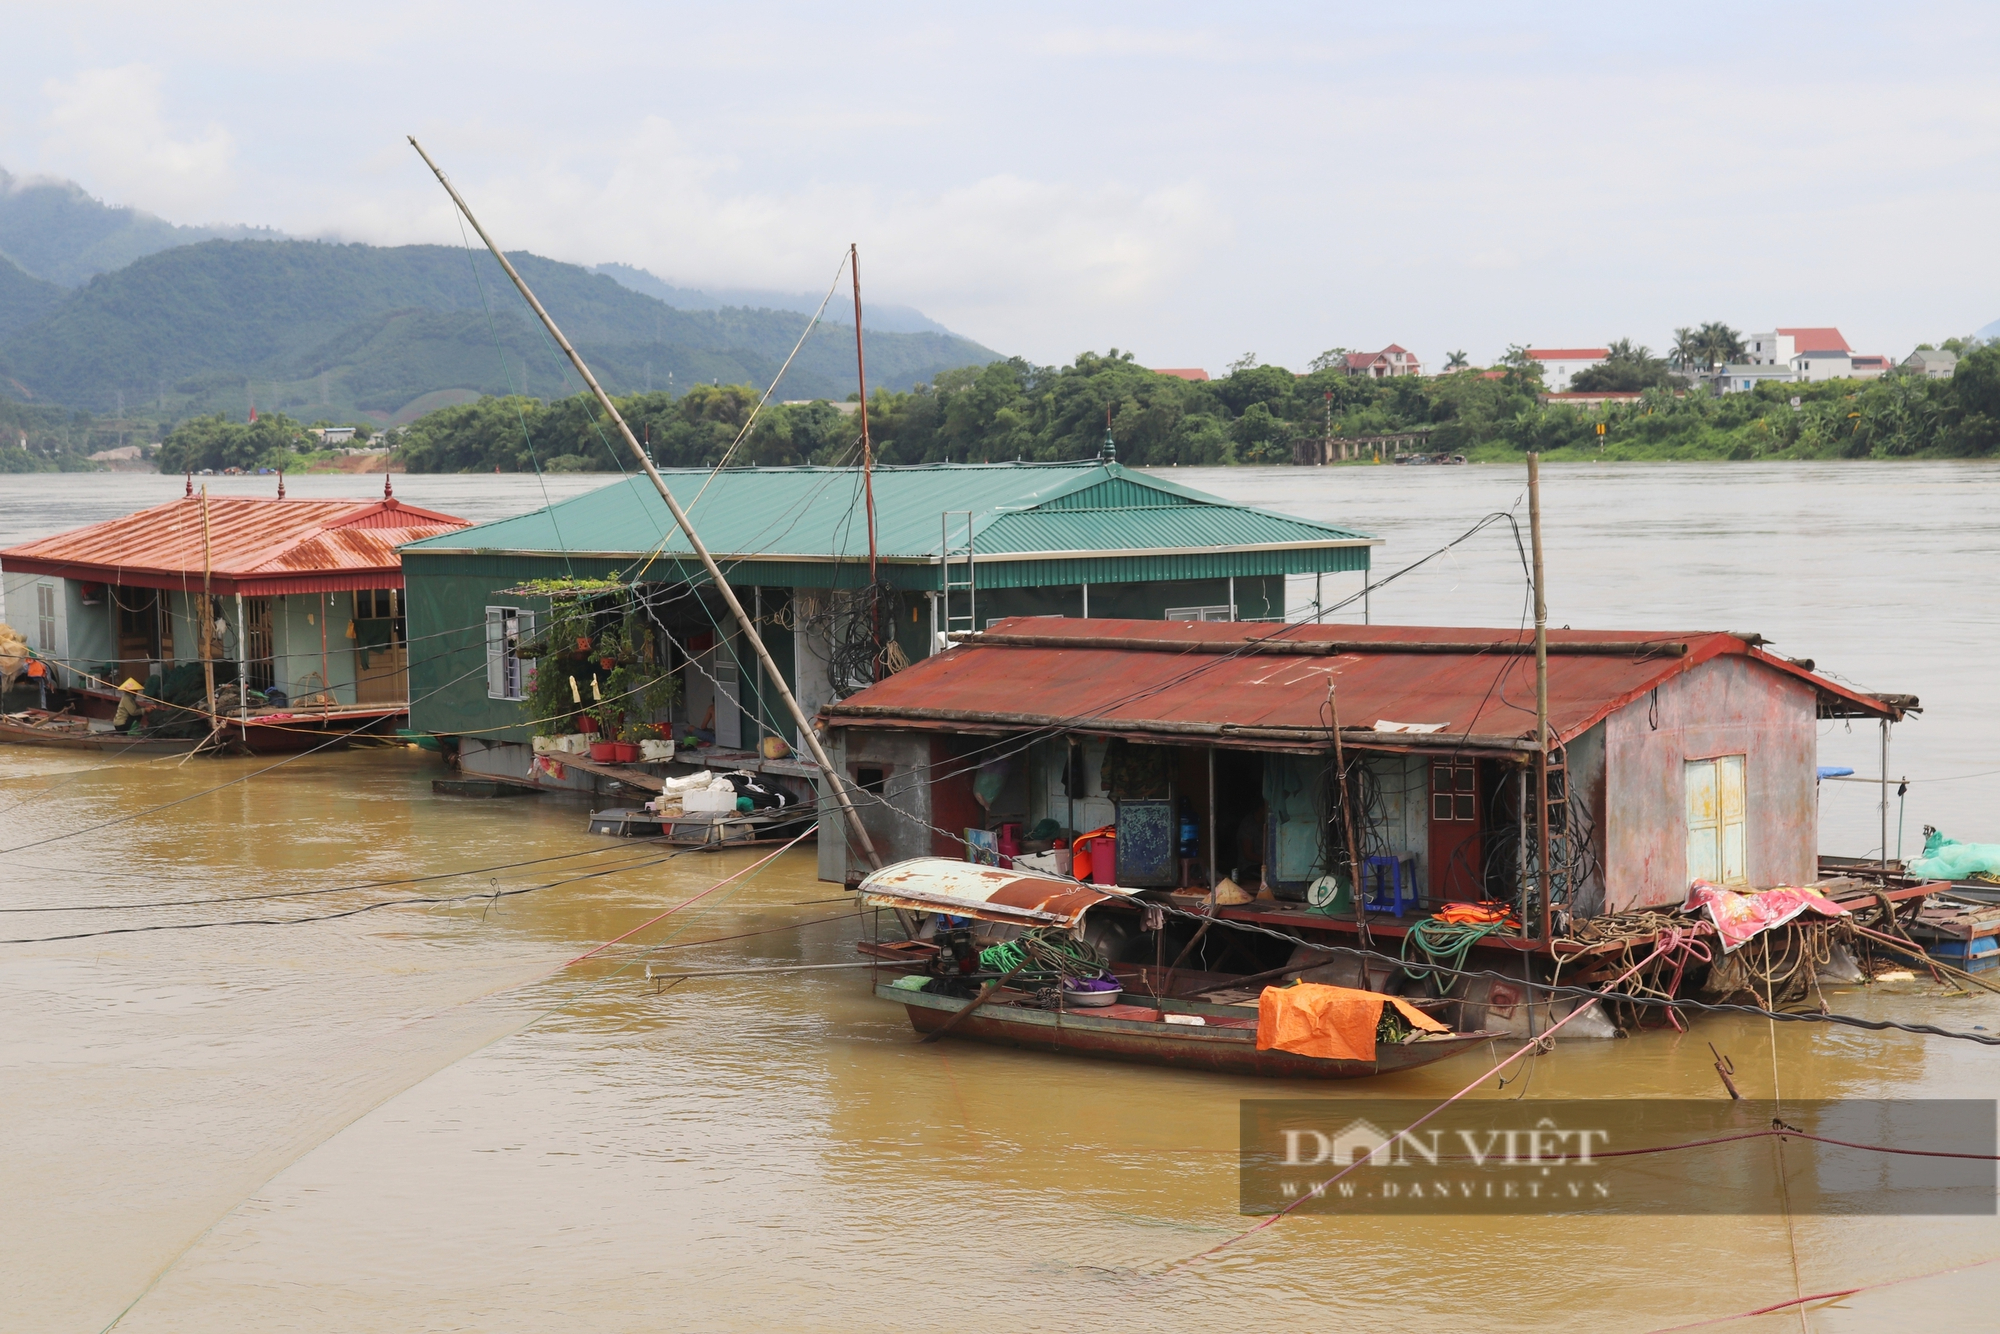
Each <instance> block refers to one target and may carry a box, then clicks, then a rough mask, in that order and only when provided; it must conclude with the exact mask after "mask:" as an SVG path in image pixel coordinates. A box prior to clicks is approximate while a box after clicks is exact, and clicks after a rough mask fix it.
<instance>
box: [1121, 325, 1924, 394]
mask: <svg viewBox="0 0 2000 1334" xmlns="http://www.w3.org/2000/svg"><path fill="white" fill-rule="evenodd" d="M1724 332H1725V333H1729V332H1730V331H1727V330H1724ZM1680 333H1681V334H1682V335H1683V337H1682V338H1681V339H1680V340H1678V341H1677V344H1676V346H1675V347H1674V348H1673V349H1671V350H1670V351H1669V352H1668V353H1667V356H1666V358H1665V360H1666V364H1667V365H1669V366H1671V367H1672V368H1673V370H1674V372H1675V373H1676V374H1678V375H1681V376H1683V377H1685V378H1686V379H1688V380H1689V381H1690V382H1691V383H1699V384H1704V385H1706V386H1707V387H1708V388H1709V391H1710V392H1711V393H1714V394H1718V395H1719V394H1740V393H1745V392H1747V391H1749V390H1752V389H1755V388H1756V387H1757V386H1758V385H1760V384H1813V383H1817V382H1819V381H1822V380H1879V379H1881V378H1882V377H1883V376H1884V375H1887V374H1888V373H1889V372H1890V371H1891V370H1897V371H1900V372H1901V373H1903V374H1905V375H1915V376H1921V377H1924V378H1926V379H1932V380H1948V379H1950V378H1951V375H1952V372H1953V371H1955V370H1956V369H1957V368H1958V353H1957V352H1956V351H1952V350H1949V349H1939V348H1935V347H1932V346H1930V345H1928V344H1925V345H1924V346H1921V347H1918V348H1917V349H1916V350H1915V351H1913V352H1911V353H1910V354H1909V355H1908V356H1907V357H1904V358H1903V359H1902V360H1901V361H1900V362H1898V361H1893V360H1892V359H1891V358H1889V357H1888V356H1885V355H1882V354H1880V353H1872V352H1856V351H1855V350H1854V349H1853V347H1852V346H1850V345H1849V344H1848V341H1847V338H1846V336H1845V335H1843V334H1842V333H1841V332H1840V330H1839V329H1836V328H1831V327H1824V328H1803V327H1801V328H1790V329H1772V330H1769V331H1767V332H1764V333H1754V334H1750V335H1747V336H1745V337H1736V336H1733V335H1732V336H1731V337H1730V338H1729V339H1728V344H1730V346H1726V347H1725V348H1724V349H1712V348H1705V347H1703V346H1702V344H1701V342H1700V341H1698V339H1697V338H1695V337H1693V336H1692V335H1693V333H1694V331H1691V330H1681V331H1680ZM1714 350H1722V351H1725V353H1726V355H1724V356H1722V357H1720V358H1716V357H1712V356H1706V355H1705V354H1706V353H1708V352H1710V351H1714ZM1636 352H1637V354H1638V355H1639V356H1640V357H1650V356H1651V352H1650V350H1649V349H1646V348H1638V349H1636ZM1518 355H1519V356H1520V357H1521V358H1522V359H1524V360H1525V361H1526V362H1527V363H1529V364H1530V365H1532V366H1533V367H1534V368H1535V369H1537V370H1539V372H1540V376H1541V381H1542V385H1543V387H1544V389H1545V392H1544V394H1543V395H1542V397H1543V400H1544V401H1545V402H1549V403H1574V404H1578V405H1580V406H1586V407H1587V406H1591V405H1593V404H1597V403H1604V402H1617V401H1622V400H1627V399H1636V398H1638V397H1639V394H1638V392H1637V391H1622V392H1621V391H1612V390H1590V389H1574V388H1572V383H1573V382H1574V381H1575V380H1576V378H1577V377H1578V376H1581V375H1583V374H1584V373H1585V372H1587V371H1589V370H1591V369H1592V368H1593V367H1598V366H1605V365H1608V364H1610V363H1611V362H1612V361H1613V360H1615V359H1616V357H1617V355H1618V354H1617V351H1616V350H1615V349H1614V348H1611V347H1562V348H1541V347H1523V348H1521V349H1520V350H1519V354H1518ZM1338 366H1339V368H1340V369H1342V370H1345V371H1346V372H1347V374H1349V375H1351V376H1356V377H1359V378H1366V379H1372V380H1386V379H1391V378H1393V377H1395V376H1400V375H1419V376H1420V375H1424V374H1427V373H1428V374H1434V375H1455V374H1461V373H1465V374H1479V375H1484V376H1486V377H1488V378H1489V379H1498V378H1499V377H1501V376H1502V375H1505V374H1506V371H1505V370H1489V369H1485V368H1482V367H1476V366H1472V365H1469V364H1467V363H1466V361H1465V359H1464V354H1463V353H1452V354H1451V359H1450V360H1448V361H1447V362H1446V363H1445V364H1444V365H1443V366H1442V367H1441V368H1439V369H1437V370H1435V371H1431V372H1426V371H1425V369H1424V363H1423V360H1422V358H1420V357H1418V356H1417V354H1416V353H1414V352H1412V351H1410V350H1409V349H1408V348H1406V347H1402V346H1400V345H1398V344H1396V343H1391V344H1389V345H1388V346H1387V347H1385V348H1383V349H1382V350H1381V351H1379V352H1346V351H1343V352H1341V353H1340V354H1339V360H1338ZM1153 369H1154V370H1155V371H1156V372H1157V373H1158V374H1161V375H1172V376H1175V377H1177V378H1179V379H1183V380H1193V381H1205V380H1208V379H1209V378H1211V377H1210V376H1209V373H1208V372H1207V371H1206V370H1202V369H1200V368H1196V367H1154V368H1153Z"/></svg>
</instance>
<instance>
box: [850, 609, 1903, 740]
mask: <svg viewBox="0 0 2000 1334" xmlns="http://www.w3.org/2000/svg"><path fill="white" fill-rule="evenodd" d="M987 634H988V635H1013V636H1019V637H1026V638H1033V639H1035V640H1038V641H1042V642H1041V643H1038V644H1037V645H1036V646H1007V647H1002V646H999V645H982V644H980V643H979V642H978V641H977V640H973V641H971V642H968V643H964V644H961V645H960V646H959V647H957V648H955V649H953V650H952V651H951V652H949V653H944V654H939V655H937V656H935V657H931V658H927V659H925V660H924V661H922V662H919V663H917V664H915V665H914V666H912V667H910V668H908V669H907V670H905V671H901V672H898V673H896V674H895V675H894V676H891V677H889V678H888V679H887V680H885V681H882V682H881V683H879V684H877V685H874V686H871V687H869V688H868V689H866V690H863V691H861V692H860V693H858V694H856V695H853V696H851V697H850V698H848V699H846V700H844V701H842V702H841V703H839V704H835V705H833V706H831V708H830V709H829V710H828V713H829V715H830V717H831V720H832V721H833V722H834V723H835V724H836V725H841V724H845V725H870V724H872V725H876V726H914V727H930V728H951V727H953V726H954V724H957V725H966V724H970V725H972V726H973V727H974V728H976V727H977V726H978V724H980V723H982V722H983V723H986V724H988V725H993V726H1000V727H1006V726H1010V725H1011V726H1020V727H1033V726H1047V725H1050V721H1051V720H1053V719H1061V720H1063V721H1064V725H1065V726H1067V727H1069V728H1071V729H1072V730H1077V731H1094V732H1106V733H1114V734H1115V733H1120V732H1126V733H1130V734H1133V735H1153V736H1155V737H1157V735H1158V734H1159V733H1162V732H1173V731H1176V730H1180V731H1184V732H1187V733H1188V734H1189V739H1190V741H1196V740H1223V741H1226V742H1228V743H1229V744H1241V745H1258V744H1263V745H1267V746H1281V745H1286V744H1287V740H1286V737H1285V735H1284V734H1285V733H1286V732H1290V733H1293V734H1295V739H1294V740H1292V741H1291V743H1290V745H1291V748H1297V747H1298V746H1302V745H1303V746H1312V747H1315V748H1317V747H1319V746H1324V745H1329V744H1331V741H1330V738H1329V737H1328V736H1327V732H1326V728H1327V717H1328V715H1327V711H1326V710H1327V687H1328V683H1329V682H1331V683H1332V684H1333V686H1334V687H1335V690H1336V699H1337V700H1338V703H1339V707H1340V720H1341V729H1342V731H1343V733H1346V732H1347V731H1348V730H1349V729H1355V728H1363V729H1366V728H1374V727H1376V726H1377V724H1378V723H1384V722H1387V723H1402V724H1415V725H1418V726H1422V727H1433V726H1436V725H1439V724H1441V725H1442V727H1441V729H1440V730H1439V731H1437V732H1435V733H1433V734H1432V735H1433V736H1434V737H1436V738H1437V740H1435V741H1423V740H1422V739H1421V738H1419V739H1415V740H1401V739H1399V737H1398V735H1397V734H1393V733H1382V734H1380V735H1379V744H1380V745H1382V746H1384V747H1387V748H1395V747H1398V746H1403V745H1425V746H1431V745H1435V744H1438V743H1439V742H1443V741H1444V739H1445V738H1446V737H1467V738H1475V740H1471V741H1469V742H1468V744H1470V745H1473V746H1480V745H1485V746H1487V747H1495V746H1499V747H1518V746H1520V745H1521V744H1522V743H1525V742H1532V739H1533V737H1534V730H1535V660H1534V656H1533V654H1532V653H1522V652H1519V651H1505V650H1512V649H1515V647H1516V646H1519V645H1522V644H1524V643H1528V644H1531V643H1532V642H1533V636H1532V634H1523V633H1521V632H1517V631H1513V630H1477V629H1460V628H1450V629H1445V628H1438V627H1431V626H1382V625H1377V626H1353V625H1295V626H1289V627H1285V628H1283V629H1280V628H1279V627H1276V626H1272V625H1260V624H1237V623H1227V622H1210V623H1189V622H1184V621H1124V620H1118V621H1113V620H1093V621H1083V620H1056V619H1047V618H1039V617H1019V618H1013V619H1009V620H1006V621H1002V622H1000V623H999V624H998V625H995V626H993V627H990V628H989V629H988V631H987ZM1061 639H1077V640H1085V641H1090V644H1089V646H1079V647H1074V648H1072V647H1069V646H1067V645H1057V644H1050V643H1048V642H1047V641H1050V640H1061ZM1146 640H1151V641H1154V642H1156V643H1157V642H1160V641H1167V642H1170V643H1177V644H1182V645H1187V644H1216V645H1237V644H1245V643H1249V642H1251V641H1259V640H1263V641H1268V642H1267V643H1266V644H1265V645H1264V646H1263V647H1262V648H1261V649H1259V650H1258V651H1256V652H1244V653H1241V654H1233V653H1228V652H1213V651H1201V650H1199V649H1186V650H1183V651H1169V650H1162V649H1142V648H1135V647H1130V645H1131V644H1132V642H1133V641H1146ZM1549 642H1550V644H1551V645H1552V646H1553V651H1552V652H1551V654H1550V657H1549V720H1550V726H1551V728H1552V729H1553V730H1554V732H1555V734H1556V736H1557V737H1558V738H1559V739H1560V740H1562V741H1565V742H1567V741H1569V740H1572V739H1574V738H1575V737H1577V736H1579V735H1580V734H1582V733H1583V732H1584V731H1586V730H1588V729H1589V728H1590V727H1592V726H1594V725H1595V724H1596V723H1597V722H1599V721H1600V720H1602V719H1603V718H1604V717H1606V716H1607V715H1609V714H1611V713H1612V712H1614V711H1616V710H1617V709H1619V708H1622V707H1623V706H1624V705H1626V704H1628V703H1630V702H1631V701H1633V700H1635V699H1637V698H1639V697H1640V696H1642V695H1644V694H1645V693H1646V692H1647V691H1648V690H1651V689H1652V688H1653V687H1655V686H1657V685H1659V684H1660V683H1661V682H1663V681H1665V680H1667V679H1669V678H1671V677H1673V676H1676V675H1678V674H1679V673H1681V672H1685V671H1688V670H1690V669H1692V668H1694V667H1698V666H1700V665H1701V664H1702V663H1705V662H1708V661H1711V660H1713V659H1715V658H1719V657H1727V656H1736V657H1744V658H1748V659H1750V660H1752V661H1754V662H1757V663H1759V664H1761V665H1762V666H1763V667H1765V668H1768V669H1769V670H1770V671H1772V672H1774V673H1777V674H1780V675H1784V676H1789V677H1793V678H1795V679H1801V680H1804V681H1806V682H1808V683H1810V684H1811V685H1812V686H1813V688H1814V689H1815V690H1816V691H1818V692H1819V695H1820V698H1821V700H1822V701H1823V702H1826V703H1831V704H1836V705H1838V706H1839V707H1841V708H1843V709H1845V710H1847V711H1848V712H1850V713H1852V714H1855V715H1862V716H1884V715H1887V714H1889V713H1890V712H1891V710H1890V708H1889V707H1888V706H1887V705H1885V704H1883V703H1882V702H1881V701H1880V700H1877V699H1875V698H1873V697H1870V696H1865V695H1860V694H1857V693H1855V692H1854V691H1851V690H1849V689H1847V688H1846V687H1844V686H1841V685H1838V684H1836V683H1834V682H1832V681H1828V680H1826V679H1824V678H1822V677H1818V676H1815V675H1813V674H1812V673H1810V672H1807V671H1805V670H1803V669H1802V668H1800V667H1798V666H1796V665H1794V664H1792V663H1789V662H1786V661H1785V660H1783V659H1781V658H1776V657H1773V656H1771V655H1769V654H1765V653H1762V652H1760V651H1758V650H1757V649H1755V648H1753V647H1751V645H1750V644H1749V643H1747V642H1746V641H1745V640H1743V639H1740V638H1738V637H1736V636H1734V635H1728V634H1720V633H1716V632H1713V631H1706V632H1658V631H1653V632H1648V631H1635V630H1611V631H1601V630H1592V631H1585V630H1552V631H1550V632H1549ZM1279 644H1297V645H1300V646H1302V649H1301V651H1300V652H1298V653H1284V652H1270V651H1266V650H1269V649H1274V648H1276V647H1277V646H1278V645H1279ZM1315 644H1321V645H1335V646H1338V650H1337V651H1335V652H1328V651H1326V650H1321V651H1319V652H1313V651H1312V649H1311V646H1313V645H1315ZM1627 644H1629V645H1631V646H1632V650H1631V653H1630V654H1629V655H1627V654H1624V653H1622V652H1619V651H1618V648H1619V646H1623V645H1627ZM1565 645H1574V646H1581V645H1608V646H1611V651H1610V652H1584V651H1582V650H1581V649H1576V650H1573V651H1570V652H1564V651H1562V650H1563V648H1564V646H1565ZM1441 646H1442V648H1441ZM1459 646H1463V651H1462V652H1461V651H1454V650H1456V649H1457V648H1458V647H1459ZM1649 646H1657V647H1652V648H1650V649H1649ZM1670 646H1680V647H1678V648H1675V647H1670ZM1085 720H1088V721H1085ZM1218 728H1219V729H1221V730H1220V731H1218V730H1217V729H1218ZM1230 729H1250V730H1249V731H1248V733H1247V734H1242V733H1239V734H1236V735H1232V734H1231V732H1230ZM1446 744H1449V743H1448V742H1447V743H1446Z"/></svg>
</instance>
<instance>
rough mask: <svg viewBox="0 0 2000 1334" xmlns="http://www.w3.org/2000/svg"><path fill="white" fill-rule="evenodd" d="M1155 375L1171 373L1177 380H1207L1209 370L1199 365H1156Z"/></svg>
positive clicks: (1153, 370)
mask: <svg viewBox="0 0 2000 1334" xmlns="http://www.w3.org/2000/svg"><path fill="white" fill-rule="evenodd" d="M1151 369H1152V372H1153V374H1155V375H1171V376H1173V377H1174V378H1175V379H1177V380H1206V379H1207V378H1208V372H1207V371H1205V370H1202V369H1201V368H1200V367H1199V366H1154V367H1152V368H1151Z"/></svg>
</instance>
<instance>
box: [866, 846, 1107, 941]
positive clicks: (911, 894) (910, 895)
mask: <svg viewBox="0 0 2000 1334" xmlns="http://www.w3.org/2000/svg"><path fill="white" fill-rule="evenodd" d="M857 892H858V893H860V895H861V901H862V902H863V903H866V904H867V905H868V906H870V907H872V908H907V909H910V910H912V911H915V912H938V911H945V912H950V913H954V914H957V915H959V916H963V917H977V918H978V919H979V920H981V921H983V922H1012V923H1015V924H1017V925H1020V926H1065V927H1069V928H1071V929H1072V930H1073V929H1075V927H1076V926H1077V925H1078V923H1080V922H1082V921H1083V915H1084V914H1085V913H1087V912H1089V911H1090V910H1091V909H1092V908H1094V907H1096V906H1097V905H1098V904H1100V903H1103V902H1105V901H1107V900H1115V901H1117V902H1120V903H1125V904H1129V903H1130V902H1131V897H1130V893H1129V891H1125V890H1119V889H1114V888H1111V887H1110V886H1105V887H1104V888H1101V889H1100V888H1098V887H1096V886H1092V885H1079V884H1077V882H1076V881H1074V880H1068V879H1064V878H1062V877H1059V876H1051V875H1042V874H1040V873H1039V872H1035V871H1015V870H1003V869H1001V868H1000V867H998V866H980V865H977V864H975V863H972V862H967V861H962V860H960V859H958V858H956V857H913V858H911V859H910V860H908V861H902V862H897V863H895V864H894V865H893V866H885V867H883V868H882V869H881V870H879V871H876V872H874V873H872V874H871V875H869V876H868V878H867V879H865V880H863V881H862V882H861V884H860V886H859V888H858V891H857Z"/></svg>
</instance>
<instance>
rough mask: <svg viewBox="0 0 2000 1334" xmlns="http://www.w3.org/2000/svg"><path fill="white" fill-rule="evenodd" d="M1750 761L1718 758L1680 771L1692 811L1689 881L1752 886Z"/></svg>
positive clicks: (1692, 763)
mask: <svg viewBox="0 0 2000 1334" xmlns="http://www.w3.org/2000/svg"><path fill="white" fill-rule="evenodd" d="M1747 770H1748V759H1747V757H1746V756H1743V755H1717V756H1714V757H1712V758H1710V759H1704V760H1688V761H1686V762H1685V763H1684V764H1683V765H1682V767H1681V773H1682V791H1683V795H1684V799H1685V801H1686V807H1687V822H1688V834H1687V880H1688V883H1689V884H1693V883H1694V882H1695V881H1696V880H1706V881H1708V882H1709V883H1710V884H1712V885H1748V884H1749V883H1750V846H1749V807H1750V801H1749V788H1748V781H1747Z"/></svg>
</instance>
